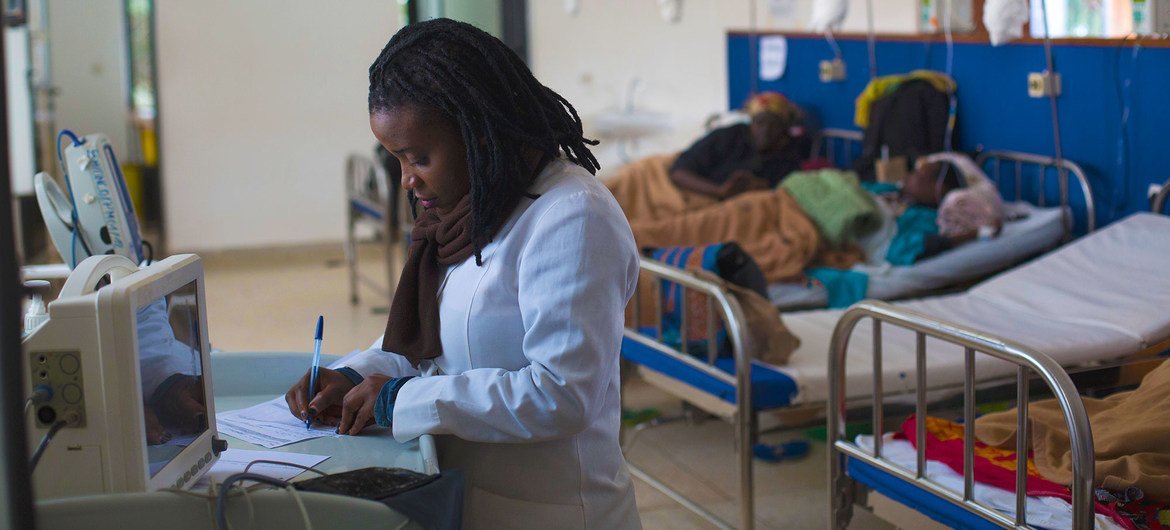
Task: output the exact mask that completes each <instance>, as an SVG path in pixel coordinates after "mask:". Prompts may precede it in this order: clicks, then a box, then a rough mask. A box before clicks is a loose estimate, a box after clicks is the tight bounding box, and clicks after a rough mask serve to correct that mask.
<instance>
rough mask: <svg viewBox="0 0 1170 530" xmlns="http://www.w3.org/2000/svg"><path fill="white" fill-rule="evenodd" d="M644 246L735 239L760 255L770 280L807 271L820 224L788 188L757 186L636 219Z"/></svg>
mask: <svg viewBox="0 0 1170 530" xmlns="http://www.w3.org/2000/svg"><path fill="white" fill-rule="evenodd" d="M630 228H631V229H633V231H634V239H635V240H637V242H638V245H640V246H643V247H678V246H695V245H706V244H711V243H719V242H724V241H735V242H737V243H739V245H740V246H741V247H743V249H744V250H745V251H746V252H747V253H748V254H750V255H751V256H752V258H753V259H755V260H756V263H758V264H759V265H760V269H761V270H763V271H764V278H765V279H766V280H767V281H768V283H773V282H778V281H783V280H790V279H793V278H798V277H800V276H801V274H802V271H803V270H804V268H805V266H806V265H808V264H809V263H810V262H812V260H813V258H814V257H815V256H816V253H817V248H818V246H819V245H820V236H819V235H818V234H817V228H816V225H814V224H813V223H812V221H811V220H809V218H808V217H807V216H806V215H805V214H804V211H803V210H801V209H800V206H799V205H798V204H796V201H795V200H793V199H792V196H791V195H789V194H788V192H786V191H784V190H775V191H756V192H749V193H744V194H741V195H737V196H735V197H733V198H731V199H728V200H726V201H723V202H720V203H717V204H714V205H711V206H708V207H706V208H702V209H699V210H695V211H691V212H688V213H684V214H680V215H676V216H674V217H671V218H668V219H661V220H657V221H630Z"/></svg>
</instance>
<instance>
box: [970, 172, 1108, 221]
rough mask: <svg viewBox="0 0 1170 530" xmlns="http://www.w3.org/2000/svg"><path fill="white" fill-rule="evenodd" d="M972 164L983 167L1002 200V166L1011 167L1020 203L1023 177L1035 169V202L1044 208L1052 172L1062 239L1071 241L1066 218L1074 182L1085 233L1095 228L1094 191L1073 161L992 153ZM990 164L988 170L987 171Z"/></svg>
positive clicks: (1004, 176) (1083, 173) (1095, 207)
mask: <svg viewBox="0 0 1170 530" xmlns="http://www.w3.org/2000/svg"><path fill="white" fill-rule="evenodd" d="M975 164H976V165H978V166H979V167H980V168H984V170H985V171H987V173H988V175H989V176H990V177H991V180H992V181H993V182H995V185H996V186H997V187H998V188H999V190H1000V193H1001V194H1004V198H1008V197H1007V194H1006V193H1005V192H1004V188H1003V186H1002V182H1001V181H1002V180H1003V179H1004V178H1006V175H1003V173H1004V171H1003V168H1004V166H1010V167H1012V168H1014V172H1012V176H1013V177H1014V179H1015V180H1014V184H1015V193H1014V197H1013V198H1014V200H1017V201H1018V200H1023V195H1024V185H1023V181H1024V174H1025V171H1024V170H1025V169H1026V168H1035V169H1034V170H1033V173H1034V175H1035V177H1036V189H1037V199H1036V205H1037V206H1040V207H1044V206H1046V204H1045V203H1046V202H1047V199H1046V197H1045V196H1046V192H1047V187H1046V186H1045V184H1046V179H1047V175H1048V173H1049V172H1050V171H1055V172H1056V176H1057V182H1058V185H1059V196H1060V205H1061V206H1062V207H1063V208H1064V210H1063V215H1064V240H1065V241H1068V240H1069V239H1071V238H1072V231H1073V219H1072V217H1071V216H1070V215H1069V207H1070V204H1069V187H1070V181H1071V180H1075V181H1076V184H1077V187H1078V188H1079V189H1080V192H1081V196H1082V197H1083V198H1084V199H1085V233H1092V232H1093V230H1095V229H1096V228H1097V205H1096V202H1095V200H1094V198H1093V188H1092V186H1090V185H1089V177H1088V175H1087V174H1086V173H1085V170H1084V169H1082V168H1081V166H1080V165H1079V164H1077V163H1076V162H1071V161H1069V160H1067V159H1060V160H1057V159H1056V158H1053V157H1050V156H1043V155H1036V154H1032V153H1021V152H1018V151H1003V150H991V151H984V152H982V153H979V155H978V156H977V157H976V158H975ZM989 165H990V167H991V169H990V170H988V169H986V168H988V166H989Z"/></svg>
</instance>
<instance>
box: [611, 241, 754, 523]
mask: <svg viewBox="0 0 1170 530" xmlns="http://www.w3.org/2000/svg"><path fill="white" fill-rule="evenodd" d="M639 266H640V268H641V272H642V273H643V277H642V278H643V279H645V278H646V276H647V275H648V276H650V277H651V278H653V281H652V282H651V283H652V287H651V292H652V293H653V296H654V304H655V311H654V315H655V318H656V319H657V325H656V327H655V335H654V336H653V337H648V336H646V335H644V334H642V333H641V332H640V331H639V330H640V329H641V324H642V323H641V321H640V320H641V310H642V307H641V300H640V298H641V297H640V296H639V295H637V294H636V295H635V297H634V317H633V329H631V328H629V327H627V328H626V329H625V338H626V339H628V340H631V341H634V342H637V343H639V344H642V345H645V346H648V347H651V348H654V349H655V350H657V351H659V352H661V353H663V354H665V355H669V356H671V357H673V358H675V359H678V360H679V361H681V362H684V363H686V364H687V365H689V366H691V367H693V368H696V369H698V370H700V371H702V372H703V373H705V374H707V375H709V376H711V377H713V378H716V379H718V380H720V381H723V382H725V383H727V384H730V385H734V387H735V399H736V404H735V407H734V408H735V412H734V414H733V415H732V416H731V417H730V418H729V417H727V415H726V414H725V411H714V410H708V411H709V412H712V413H714V414H716V415H718V416H720V417H722V418H724V419H726V420H730V421H732V423H734V425H735V428H736V449H737V451H738V453H739V455H738V466H739V496H740V510H739V516H740V525H739V528H743V529H749V530H750V529H751V528H753V527H754V526H755V505H754V489H753V486H752V443H753V441H754V440H753V438H754V436H755V432H756V416H755V414H754V413H753V411H752V392H751V366H752V362H751V358H750V357H749V356H748V353H747V351H745V348H744V339H743V337H744V336H745V333H746V329H745V328H744V322H745V320H744V316H743V309H742V308H741V307H740V304H739V302H738V301H737V300H736V299H735V298H733V297H732V296H731V295H730V294H728V292H727V291H726V290H725V289H724V288H723V287H722V286H721V285H719V283H717V282H716V281H713V280H711V279H705V278H702V277H700V276H699V275H697V274H695V273H694V272H691V271H687V270H683V269H679V268H676V267H672V266H670V265H666V264H664V263H661V262H658V261H655V260H653V259H650V258H646V257H642V258H641V259H640V263H639ZM661 280H666V281H669V282H673V283H676V284H678V285H680V286H682V289H681V292H680V295H679V298H678V299H677V300H676V301H675V303H676V304H677V306H678V307H680V308H681V310H680V311H679V314H680V321H679V323H678V324H679V330H680V349H679V350H675V349H674V348H671V347H669V346H666V345H664V344H662V343H661V342H660V341H661V340H662V337H663V329H662V315H663V312H662V293H661V284H662V281H661ZM692 290H693V291H696V292H697V293H701V294H704V295H706V296H707V309H708V311H707V315H708V322H707V324H708V325H707V352H708V355H707V359H706V362H704V361H703V360H700V359H698V358H696V357H695V356H693V355H691V354H689V353H688V351H687V350H688V346H687V337H686V330H687V329H688V328H687V317H686V308H687V292H688V291H692ZM713 315H719V318H721V319H722V320H723V323H724V326H725V328H726V331H727V336H728V339H729V340H730V342H731V351H732V354H733V355H734V359H735V375H734V376H733V375H730V374H728V373H726V372H724V371H722V370H720V369H718V368H716V367H715V366H714V362H715V358H716V357H717V355H718V352H717V349H718V348H717V346H718V345H717V343H716V332H715V320H714V318H713ZM663 390H667V391H668V392H669V391H670V390H671V389H665V388H664V389H663ZM695 392H696V393H699V392H701V391H699V390H697V389H696V390H695ZM671 393H674V392H671ZM676 397H679V398H680V399H684V400H686V399H687V398H688V397H689V396H688V395H683V394H682V393H679V394H676ZM693 403H694V404H695V405H697V406H700V407H702V406H703V405H702V403H701V402H693ZM629 467H630V470H631V473H632V474H633V475H634V476H636V477H638V478H640V479H642V480H644V481H645V482H646V483H648V484H650V485H651V486H653V487H654V488H655V489H658V490H659V491H661V492H663V493H664V494H666V495H667V496H669V497H670V498H672V499H674V500H675V501H676V502H679V503H680V504H681V505H683V506H684V507H685V508H687V509H689V510H691V511H692V512H694V513H695V514H697V515H699V516H701V517H703V518H704V519H707V520H708V521H709V522H711V523H712V524H714V525H716V526H718V527H720V528H733V527H732V526H731V525H729V524H728V523H727V522H726V521H723V520H722V519H720V518H719V517H717V516H716V515H714V514H713V513H711V512H710V511H708V510H706V509H704V508H703V507H701V506H699V505H698V504H697V503H695V502H693V501H691V500H689V499H687V498H686V497H685V496H683V495H682V494H681V493H679V492H678V491H677V490H675V489H674V488H671V487H670V486H668V485H666V484H664V483H663V482H661V481H659V480H657V479H655V478H654V477H653V476H651V475H650V474H649V473H647V472H645V471H644V470H642V469H640V468H638V467H637V466H635V465H633V464H629Z"/></svg>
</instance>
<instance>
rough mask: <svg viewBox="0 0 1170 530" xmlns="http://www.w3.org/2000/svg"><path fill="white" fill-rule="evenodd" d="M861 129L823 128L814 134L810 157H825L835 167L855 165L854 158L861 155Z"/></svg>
mask: <svg viewBox="0 0 1170 530" xmlns="http://www.w3.org/2000/svg"><path fill="white" fill-rule="evenodd" d="M861 139H862V132H861V131H853V130H849V129H834V128H832V127H829V128H825V129H821V130H820V131H818V132H817V133H816V134H814V135H813V141H812V152H811V153H810V156H809V158H810V159H816V158H823V159H825V160H827V161H828V162H829V163H830V164H833V167H840V168H850V167H853V160H854V159H856V158H857V157H858V156H861Z"/></svg>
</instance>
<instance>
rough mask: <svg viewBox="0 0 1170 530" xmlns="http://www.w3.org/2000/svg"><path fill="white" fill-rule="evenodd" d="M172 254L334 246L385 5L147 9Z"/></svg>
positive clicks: (361, 142) (366, 148)
mask: <svg viewBox="0 0 1170 530" xmlns="http://www.w3.org/2000/svg"><path fill="white" fill-rule="evenodd" d="M155 9H156V17H157V18H156V20H157V44H158V50H157V57H158V78H159V79H158V82H159V86H158V89H159V96H158V103H159V119H160V127H161V130H160V141H161V163H162V168H161V171H162V179H163V183H162V185H163V194H164V196H163V208H164V212H165V216H166V219H165V222H166V229H167V239H168V242H169V243H168V244H169V246H170V249H171V250H172V251H177V250H206V249H224V248H238V247H250V246H272V245H290V244H302V243H311V242H321V241H337V240H340V239H341V237H342V233H343V226H344V224H343V223H344V209H343V206H344V199H345V194H344V185H343V179H342V170H343V164H344V160H345V156H346V155H347V154H348V153H350V152H360V153H366V154H369V153H371V152H372V151H371V150H372V148H373V145H374V143H375V140H374V137H373V135H372V134H371V133H370V130H369V121H368V115H367V112H366V108H367V107H366V94H367V88H368V81H367V79H368V76H367V70H368V68H369V65H370V63H371V62H372V61H373V60H374V58H375V57H376V56H377V54H378V52H379V51H381V49H382V47H383V46H384V45H385V44H386V41H387V40H388V39H389V37H390V35H392V34H393V33H394V31H395V30H396V29H397V28H398V5H397V2H395V1H394V0H346V1H344V2H327V3H322V2H313V1H309V0H283V1H280V0H199V1H190V0H156V1H155Z"/></svg>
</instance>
